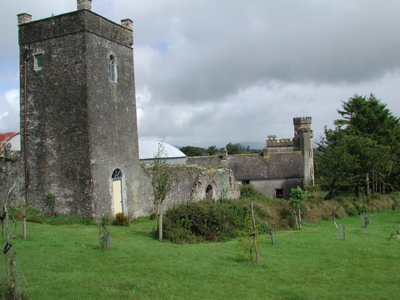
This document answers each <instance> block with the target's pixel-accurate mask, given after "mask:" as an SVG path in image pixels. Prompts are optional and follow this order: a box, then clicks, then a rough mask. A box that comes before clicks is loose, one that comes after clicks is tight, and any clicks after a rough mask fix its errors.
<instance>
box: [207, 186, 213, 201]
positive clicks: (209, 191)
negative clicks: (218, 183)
mask: <svg viewBox="0 0 400 300" xmlns="http://www.w3.org/2000/svg"><path fill="white" fill-rule="evenodd" d="M212 189H213V188H212V186H211V184H210V185H208V187H207V189H206V199H212V198H213V191H212Z"/></svg>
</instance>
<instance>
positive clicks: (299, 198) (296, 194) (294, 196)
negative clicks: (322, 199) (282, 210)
mask: <svg viewBox="0 0 400 300" xmlns="http://www.w3.org/2000/svg"><path fill="white" fill-rule="evenodd" d="M307 197H308V192H307V191H303V190H302V189H301V188H300V187H297V188H295V189H293V188H292V189H291V192H290V198H289V203H290V205H291V206H292V207H297V206H299V205H300V203H301V202H303V201H306V200H307Z"/></svg>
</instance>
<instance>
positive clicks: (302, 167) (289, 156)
mask: <svg viewBox="0 0 400 300" xmlns="http://www.w3.org/2000/svg"><path fill="white" fill-rule="evenodd" d="M293 125H294V137H293V138H292V139H280V140H277V139H276V136H275V135H270V136H268V139H267V141H266V148H264V150H263V153H261V154H239V155H229V153H228V151H226V149H225V150H224V151H223V152H222V155H219V156H200V157H189V158H188V159H187V161H186V163H187V164H190V165H198V166H202V167H206V166H210V165H217V166H223V167H224V168H227V169H231V170H232V171H233V174H234V177H235V180H236V181H237V182H239V183H242V184H252V185H254V187H255V188H256V189H257V190H258V191H260V192H261V193H263V194H265V195H266V196H268V197H271V198H285V199H288V198H289V195H290V192H291V189H292V188H296V187H298V186H299V187H301V188H304V186H305V185H314V156H313V148H312V137H313V133H312V130H311V117H304V118H294V119H293Z"/></svg>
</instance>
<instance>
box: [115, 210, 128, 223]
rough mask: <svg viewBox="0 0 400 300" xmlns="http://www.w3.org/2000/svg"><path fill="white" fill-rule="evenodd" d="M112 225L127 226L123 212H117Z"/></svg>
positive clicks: (126, 219) (126, 218)
mask: <svg viewBox="0 0 400 300" xmlns="http://www.w3.org/2000/svg"><path fill="white" fill-rule="evenodd" d="M113 225H117V226H129V219H128V217H127V216H125V214H124V213H123V212H119V213H117V214H116V215H115V218H114V220H113Z"/></svg>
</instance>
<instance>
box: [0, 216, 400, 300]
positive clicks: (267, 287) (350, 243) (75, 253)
mask: <svg viewBox="0 0 400 300" xmlns="http://www.w3.org/2000/svg"><path fill="white" fill-rule="evenodd" d="M399 220H400V214H396V215H395V214H393V213H392V212H381V213H377V214H372V223H371V228H370V230H369V233H368V234H367V235H365V234H362V231H361V222H360V218H359V217H353V218H346V219H341V220H337V223H338V225H339V226H340V224H346V229H347V230H346V237H347V240H346V241H338V240H336V236H335V232H336V231H335V229H334V225H333V223H332V222H331V221H324V222H320V223H313V224H304V223H303V227H302V230H301V231H279V232H277V233H276V242H277V244H276V245H271V244H269V243H267V237H266V236H262V241H261V248H262V249H261V254H260V258H261V263H260V264H258V265H254V264H252V263H247V262H243V261H235V251H236V249H235V245H236V240H231V241H228V242H223V243H209V244H204V243H201V244H195V245H176V244H172V243H169V242H158V241H156V240H154V239H153V238H152V237H151V235H150V231H151V230H152V229H153V227H155V226H156V223H155V221H148V222H138V223H135V224H132V225H131V226H130V227H118V226H113V227H111V237H112V246H113V250H108V251H107V250H102V249H99V248H98V244H99V241H98V228H97V227H96V226H93V225H88V226H85V225H59V226H54V225H48V224H38V223H28V229H27V230H28V231H27V232H28V239H27V240H22V239H21V238H20V236H18V239H17V240H13V248H14V250H16V251H17V253H18V260H19V264H20V267H21V269H22V271H23V272H24V275H25V278H26V280H27V282H28V285H29V288H28V293H27V295H28V299H41V300H43V299H398V295H399V294H400V272H399V270H400V244H399V243H397V242H396V241H395V240H393V239H392V240H391V241H389V242H388V241H387V238H388V237H389V235H390V233H391V232H393V231H394V230H395V229H397V228H398V227H399V224H400V223H399ZM11 225H12V226H11ZM18 226H19V227H18V231H19V233H20V231H21V226H22V225H21V222H19V224H18ZM10 232H11V233H13V232H14V228H13V224H10ZM2 244H3V245H4V244H5V241H4V240H3V243H2Z"/></svg>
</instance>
